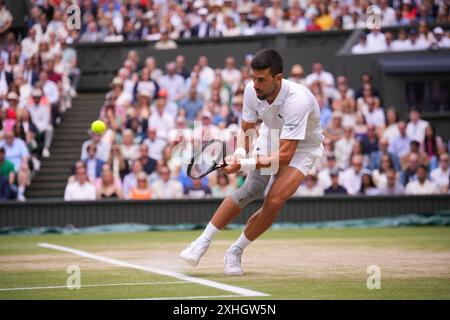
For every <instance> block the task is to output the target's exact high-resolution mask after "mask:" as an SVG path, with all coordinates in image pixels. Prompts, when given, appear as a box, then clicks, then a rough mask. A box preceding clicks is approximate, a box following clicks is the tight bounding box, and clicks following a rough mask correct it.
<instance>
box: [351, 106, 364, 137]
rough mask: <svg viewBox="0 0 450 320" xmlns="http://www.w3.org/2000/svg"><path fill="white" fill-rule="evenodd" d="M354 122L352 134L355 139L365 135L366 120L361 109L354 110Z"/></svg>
mask: <svg viewBox="0 0 450 320" xmlns="http://www.w3.org/2000/svg"><path fill="white" fill-rule="evenodd" d="M355 115H356V124H355V126H354V129H353V131H354V135H355V138H356V139H357V140H361V139H362V137H364V136H366V135H367V122H366V118H365V117H364V114H363V113H362V112H361V111H356V114H355Z"/></svg>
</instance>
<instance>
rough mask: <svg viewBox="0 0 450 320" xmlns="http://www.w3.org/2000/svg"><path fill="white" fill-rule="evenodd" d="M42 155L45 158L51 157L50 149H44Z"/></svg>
mask: <svg viewBox="0 0 450 320" xmlns="http://www.w3.org/2000/svg"><path fill="white" fill-rule="evenodd" d="M42 156H43V157H44V158H48V157H50V151H49V150H48V148H44V150H42Z"/></svg>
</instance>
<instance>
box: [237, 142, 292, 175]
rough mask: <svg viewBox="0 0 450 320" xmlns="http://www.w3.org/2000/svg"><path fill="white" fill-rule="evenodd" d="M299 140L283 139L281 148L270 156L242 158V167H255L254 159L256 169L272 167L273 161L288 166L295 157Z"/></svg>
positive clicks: (240, 161) (240, 162)
mask: <svg viewBox="0 0 450 320" xmlns="http://www.w3.org/2000/svg"><path fill="white" fill-rule="evenodd" d="M298 141H299V140H287V139H281V140H280V149H279V150H278V151H276V152H273V153H271V154H270V155H269V156H264V155H260V156H258V157H256V158H253V159H254V160H252V159H240V160H238V162H239V164H240V166H241V169H243V166H244V167H245V166H246V165H249V166H251V167H253V164H252V162H253V161H254V162H255V168H256V169H259V168H267V167H270V166H271V165H272V164H273V163H278V165H279V166H287V165H288V164H289V163H290V162H291V160H292V158H293V157H294V154H295V151H296V150H297V144H298ZM247 163H248V164H247ZM244 169H245V168H244Z"/></svg>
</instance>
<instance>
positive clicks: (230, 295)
mask: <svg viewBox="0 0 450 320" xmlns="http://www.w3.org/2000/svg"><path fill="white" fill-rule="evenodd" d="M243 297H244V296H242V295H240V294H227V295H223V296H192V297H166V298H143V299H127V300H185V299H186V300H191V299H216V298H217V299H219V298H243Z"/></svg>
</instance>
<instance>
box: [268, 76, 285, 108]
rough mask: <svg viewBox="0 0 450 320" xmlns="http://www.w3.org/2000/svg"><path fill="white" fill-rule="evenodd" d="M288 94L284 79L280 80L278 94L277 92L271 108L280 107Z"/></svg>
mask: <svg viewBox="0 0 450 320" xmlns="http://www.w3.org/2000/svg"><path fill="white" fill-rule="evenodd" d="M288 92H289V87H288V84H287V83H286V80H285V79H282V80H281V88H280V92H278V95H277V97H276V98H275V100H273V102H272V104H271V106H281V105H283V104H284V100H285V99H286V96H287V94H288Z"/></svg>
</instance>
